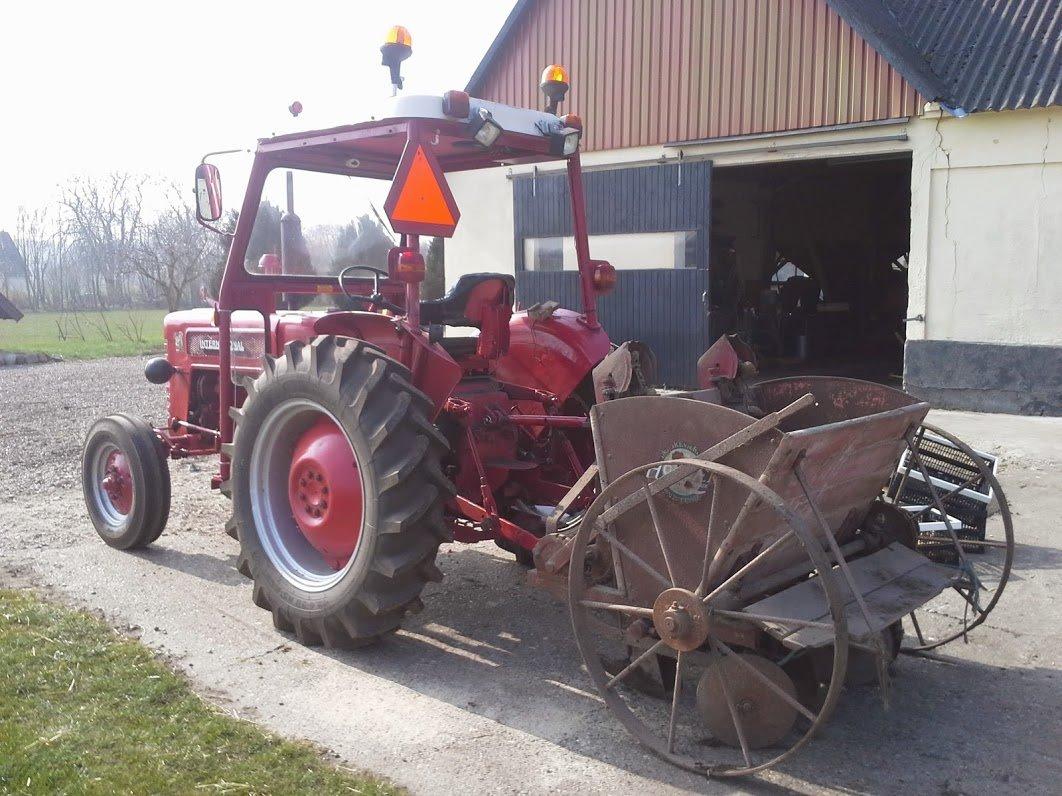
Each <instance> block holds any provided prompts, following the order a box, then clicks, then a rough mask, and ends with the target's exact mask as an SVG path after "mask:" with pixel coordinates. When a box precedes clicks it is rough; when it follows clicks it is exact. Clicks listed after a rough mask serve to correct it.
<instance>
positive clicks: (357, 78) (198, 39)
mask: <svg viewBox="0 0 1062 796" xmlns="http://www.w3.org/2000/svg"><path fill="white" fill-rule="evenodd" d="M512 6H513V1H512V0H494V1H493V2H492V1H491V0H449V2H439V1H438V0H385V1H384V2H364V1H362V0H350V1H349V2H346V3H341V2H322V1H320V0H300V1H299V2H291V0H288V2H286V3H280V2H267V1H264V0H260V1H259V2H246V1H245V0H222V1H219V0H213V2H202V1H201V0H180V2H169V3H151V2H143V1H142V0H141V2H136V3H133V2H118V1H117V0H98V1H97V2H84V0H81V2H70V3H68V2H49V0H36V2H32V3H23V2H17V3H5V4H4V9H3V11H2V12H0V24H2V28H3V30H4V37H3V39H4V40H3V44H2V45H0V229H8V230H12V229H13V227H14V224H15V217H16V213H17V211H18V208H19V206H20V205H22V206H26V207H28V208H29V207H37V206H40V205H43V204H45V203H48V202H50V201H52V200H54V199H55V197H56V196H57V194H58V186H59V185H61V184H62V183H64V182H66V181H67V180H68V179H70V178H71V177H74V176H77V175H101V174H106V173H108V172H111V171H115V170H121V171H129V172H135V173H148V174H152V175H155V176H158V177H160V178H162V179H164V180H173V181H176V182H177V184H178V186H179V187H181V188H184V187H186V186H187V188H188V190H189V192H190V191H191V186H192V176H193V172H194V170H195V166H196V164H197V163H199V161H200V159H201V158H202V156H203V155H204V154H205V153H207V152H209V151H213V150H219V149H230V148H253V146H254V143H255V141H256V139H258V138H261V137H265V136H268V135H272V134H275V133H284V132H292V131H295V130H300V129H313V128H320V127H329V126H332V125H336V124H344V123H351V122H356V121H363V120H364V119H366V118H368V116H369V115H370V114H371V113H372V111H373V109H374V108H375V107H376V106H377V105H378V104H379V103H380V102H382V101H384V100H385V99H386V98H387V97H389V96H390V82H389V79H388V76H387V70H386V68H385V67H383V66H381V65H380V51H379V46H380V43H381V42H382V41H383V37H384V35H385V34H386V32H387V30H388V28H390V26H391V25H395V24H400V25H404V26H406V27H407V28H408V29H409V31H410V33H411V34H412V36H413V55H412V56H411V57H410V59H409V60H407V61H406V62H405V64H403V70H402V71H403V75H404V76H405V79H406V84H405V88H406V92H407V93H414V94H441V93H442V92H443V91H446V90H448V89H463V88H464V87H465V84H466V83H467V82H468V79H469V77H471V75H472V72H473V71H474V70H475V68H476V65H477V64H478V63H479V61H480V59H481V58H482V57H483V55H484V53H486V51H487V48H488V47H489V46H490V43H491V42H492V41H493V40H494V36H495V35H496V34H497V32H498V30H499V29H500V27H501V25H502V23H503V22H504V21H505V18H506V16H508V13H509V11H510V10H511V8H512ZM296 99H297V100H299V101H300V102H301V103H302V104H303V107H304V109H305V110H304V112H303V113H302V114H301V115H300V116H299V118H298V119H293V118H292V117H291V115H290V114H289V113H288V111H287V108H288V106H289V105H290V104H291V102H292V101H293V100H296ZM248 158H249V156H246V155H245V156H229V157H228V158H224V157H223V158H217V159H215V160H214V162H216V163H217V164H218V166H219V167H220V168H221V173H222V183H223V186H224V195H225V204H226V207H238V205H239V200H240V198H241V196H242V194H243V190H244V187H245V181H246V164H247V159H248ZM241 161H242V162H241Z"/></svg>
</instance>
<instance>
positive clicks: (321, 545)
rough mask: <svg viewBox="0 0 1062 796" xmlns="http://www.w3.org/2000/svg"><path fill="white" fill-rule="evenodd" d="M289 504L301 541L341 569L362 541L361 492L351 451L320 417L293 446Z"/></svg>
mask: <svg viewBox="0 0 1062 796" xmlns="http://www.w3.org/2000/svg"><path fill="white" fill-rule="evenodd" d="M288 501H289V503H290V504H291V511H292V514H293V515H294V517H295V522H296V524H297V525H298V527H299V530H300V531H301V532H302V534H303V536H305V537H306V540H307V541H308V542H309V543H310V544H311V545H312V546H313V547H314V549H315V550H317V551H318V552H319V553H320V554H321V555H322V556H323V557H324V559H325V561H327V562H328V565H329V566H331V567H332V568H333V569H335V570H337V571H338V570H340V569H342V568H343V567H344V566H345V565H346V564H347V562H348V561H349V560H350V557H351V555H352V554H353V553H354V549H355V547H357V544H358V538H359V536H360V535H361V521H362V508H363V506H362V488H361V475H360V474H359V472H358V463H357V461H356V460H355V458H354V451H353V450H351V447H350V442H349V441H348V440H347V437H346V435H345V434H344V433H343V430H342V429H341V428H340V427H339V426H338V425H337V424H336V422H335V421H334V420H332V418H330V417H327V416H323V415H322V416H321V417H320V418H318V419H317V420H316V421H314V423H313V425H311V426H310V427H309V428H308V429H306V431H304V432H303V433H302V435H301V436H300V437H299V439H298V442H297V443H296V444H295V450H294V452H293V454H292V458H291V469H290V471H289V474H288Z"/></svg>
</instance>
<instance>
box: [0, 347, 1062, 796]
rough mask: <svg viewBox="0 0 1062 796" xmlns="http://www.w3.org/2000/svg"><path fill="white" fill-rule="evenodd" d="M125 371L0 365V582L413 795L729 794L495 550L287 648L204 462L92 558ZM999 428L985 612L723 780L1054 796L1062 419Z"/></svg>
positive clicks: (144, 390)
mask: <svg viewBox="0 0 1062 796" xmlns="http://www.w3.org/2000/svg"><path fill="white" fill-rule="evenodd" d="M142 367H143V361H142V360H140V359H113V360H102V361H97V362H85V363H81V362H65V363H57V364H50V365H41V366H31V367H19V368H7V369H0V580H6V581H7V582H9V583H11V582H13V583H33V584H36V585H38V586H40V587H42V588H46V589H48V590H51V591H53V592H56V593H59V594H61V595H63V596H64V597H65V598H66V599H68V600H69V601H71V602H73V603H75V604H79V605H84V606H88V607H91V608H95V609H100V610H102V611H103V612H104V613H106V614H107V615H108V616H109V617H111V618H112V619H113V621H114V622H115V623H116V624H118V625H120V626H122V627H130V628H133V629H134V630H135V632H137V633H139V634H140V636H141V637H142V638H143V640H144V641H145V642H146V643H147V644H149V645H151V646H152V647H154V648H156V649H158V650H160V651H161V652H163V653H165V654H167V655H168V656H170V657H171V659H172V660H174V662H175V664H176V665H177V666H178V667H179V668H181V669H183V670H184V671H185V672H187V673H188V675H189V677H190V678H191V681H192V683H193V685H194V686H195V687H196V688H197V689H198V690H199V691H200V692H201V693H203V694H204V695H206V696H207V697H208V698H210V699H212V700H214V701H215V702H217V703H219V704H221V705H223V706H224V707H225V708H226V709H227V710H230V711H232V712H234V713H236V714H237V715H240V716H243V717H246V718H248V719H251V720H253V721H256V722H259V723H261V724H263V725H265V726H267V727H269V728H272V729H274V730H276V731H278V732H281V733H284V734H287V735H292V736H298V737H305V738H309V739H311V740H313V741H315V742H317V743H319V744H321V745H322V746H323V747H325V748H328V749H330V750H332V751H333V753H334V755H335V756H336V758H337V759H338V760H339V761H341V762H344V763H345V764H346V765H350V766H353V767H356V768H364V769H370V770H372V771H374V772H375V773H377V774H380V775H382V776H386V777H390V778H392V779H393V780H395V781H397V782H398V783H400V784H403V785H406V786H408V787H410V788H411V789H412V790H413V791H415V792H418V793H446V794H452V793H454V792H468V791H472V792H477V793H547V792H555V791H568V792H578V793H606V792H608V793H616V792H624V793H636V792H638V793H640V792H646V791H651V792H654V793H658V792H668V791H672V790H674V791H685V790H693V791H702V792H705V791H707V792H724V791H725V792H733V790H734V786H733V785H731V784H725V783H714V782H711V783H709V782H706V781H704V780H700V779H696V778H693V777H691V776H688V775H686V774H684V773H683V772H680V771H676V770H675V769H673V768H671V767H669V766H667V765H664V764H662V763H660V762H659V761H657V760H656V759H655V758H653V757H652V756H650V755H648V754H647V753H644V752H643V751H642V750H641V749H640V748H639V747H638V746H637V745H636V743H635V742H634V741H633V740H632V739H631V738H630V737H629V736H628V735H627V734H626V733H625V732H624V731H623V730H622V729H621V728H620V727H619V725H618V724H616V723H615V722H614V720H613V719H612V718H611V716H610V715H609V714H608V713H607V712H606V710H605V708H604V706H603V705H602V703H601V702H600V700H599V699H598V698H597V697H596V695H594V694H592V693H590V690H589V682H588V679H587V677H586V676H585V674H584V673H583V672H582V671H581V669H580V666H579V663H578V655H577V652H576V650H575V647H574V644H573V642H572V639H571V631H570V627H569V624H568V618H567V614H566V610H565V609H564V607H563V606H562V605H560V604H559V603H557V602H555V601H554V600H553V599H552V598H550V597H549V596H548V595H546V594H544V593H540V592H538V591H536V590H534V589H532V588H530V587H528V586H526V585H525V583H524V574H523V570H522V569H521V568H519V567H518V566H517V565H516V564H515V563H514V562H513V561H512V560H511V557H509V556H508V555H506V554H505V553H503V552H501V551H500V550H497V549H496V548H495V547H494V546H493V545H492V544H480V545H472V546H456V545H451V546H447V547H444V548H443V551H442V554H441V556H440V562H439V564H440V567H441V568H442V570H443V572H444V573H445V576H446V577H445V579H444V581H443V583H442V584H439V585H433V586H431V587H429V590H428V591H427V592H426V594H425V603H426V606H427V607H426V609H425V610H424V612H423V613H421V614H419V615H418V616H416V617H413V618H412V620H411V621H410V622H409V624H408V628H407V630H405V631H403V632H401V633H399V634H398V635H397V636H395V637H393V638H391V639H389V640H387V641H385V642H384V643H382V644H380V645H378V646H376V647H373V648H370V649H368V650H363V651H359V652H356V653H347V652H327V651H321V650H313V649H306V648H303V647H300V646H299V645H297V644H296V643H295V642H294V641H293V640H292V639H291V638H288V637H286V636H284V635H282V634H279V633H277V632H276V631H274V630H273V628H272V625H271V622H270V619H269V615H268V614H267V613H265V612H263V611H260V610H258V609H257V608H255V607H254V606H253V605H252V604H251V601H250V591H251V589H250V584H249V582H248V581H247V580H245V579H244V578H242V577H241V576H240V575H238V574H237V573H236V572H235V570H234V569H233V566H234V562H235V553H236V543H235V542H233V541H232V540H230V539H229V538H228V537H226V536H225V535H224V534H223V530H222V528H223V522H224V519H225V517H226V512H227V501H225V500H224V499H223V498H221V497H219V496H218V495H217V494H216V493H212V492H211V491H210V490H209V488H208V482H209V476H210V473H211V472H212V470H213V468H214V466H215V464H214V462H213V461H201V462H198V463H197V462H189V461H184V462H178V463H173V464H171V471H172V473H173V481H174V488H173V512H172V514H171V517H170V522H169V525H168V527H167V530H166V532H165V533H164V534H163V536H162V537H161V538H160V539H159V541H158V542H157V544H156V545H155V546H153V547H152V548H151V549H150V550H148V551H144V552H140V553H135V554H131V553H120V552H117V551H114V550H111V549H110V548H107V547H106V546H105V545H103V544H102V543H101V542H100V541H99V540H98V539H97V538H96V536H95V534H94V532H93V530H92V527H91V525H90V524H89V522H88V520H87V519H86V518H85V515H84V509H83V506H82V502H81V494H80V486H79V461H78V457H79V455H80V443H81V440H82V439H83V438H84V435H85V432H86V431H87V429H88V427H89V425H90V424H91V422H92V421H93V420H94V419H95V418H96V417H98V416H100V415H102V414H106V413H109V412H114V411H126V412H130V413H135V414H142V415H144V416H146V417H148V418H149V419H151V420H154V421H157V420H158V419H159V418H160V417H161V416H162V415H163V413H164V411H165V396H164V390H163V389H161V388H158V387H154V386H153V385H150V384H148V383H147V382H146V381H145V380H144V378H143V376H142ZM937 422H939V423H941V424H943V425H945V427H947V425H948V424H947V418H946V416H945V417H938V418H937ZM963 422H965V423H966V426H967V427H968V428H969V429H970V431H969V432H968V431H967V429H965V428H964V429H959V428H956V430H958V431H960V433H963V434H967V433H969V434H973V436H968V438H969V439H970V441H971V442H974V443H976V444H981V445H985V444H987V440H984V439H978V438H977V436H976V435H977V434H978V433H983V432H985V431H986V430H988V433H991V428H992V426H991V423H989V422H986V421H985V420H984V419H982V418H979V417H977V416H975V417H974V418H973V419H972V420H971V419H970V418H969V417H967V418H965V420H964V421H963ZM1029 422H1034V421H1029ZM1012 425H1013V427H1014V429H1018V430H1017V431H1015V430H1013V429H1011V427H1010V426H1008V433H1009V434H1018V433H1025V434H1028V435H1029V444H1030V445H1031V446H1033V447H1035V449H1036V450H1037V451H1041V453H1042V455H1041V456H1039V457H1036V458H1034V459H1026V460H1024V461H1018V460H1017V459H1014V460H1008V463H1007V468H1006V469H1005V471H1004V474H1003V481H1004V484H1005V485H1006V486H1007V489H1008V493H1009V494H1010V496H1011V500H1012V502H1013V503H1014V504H1015V509H1016V514H1017V517H1016V523H1017V530H1018V534H1019V540H1020V541H1024V542H1026V545H1025V546H1024V547H1022V548H1020V549H1019V552H1018V554H1017V557H1016V562H1015V575H1014V580H1013V581H1012V584H1011V585H1010V586H1009V587H1008V590H1007V594H1006V595H1005V596H1004V598H1003V600H1002V602H1001V605H1000V607H999V608H997V610H996V612H995V613H994V614H993V615H992V619H991V620H990V621H989V626H988V627H984V628H981V629H978V630H977V631H976V632H975V633H974V634H972V635H971V638H970V643H969V644H967V645H963V644H961V643H956V644H954V645H952V646H950V647H948V648H945V650H944V655H943V656H942V660H940V661H931V660H926V659H921V658H910V657H903V658H901V659H900V660H899V662H898V664H897V666H896V677H895V680H894V685H893V688H892V694H891V705H890V708H889V710H887V711H885V710H883V709H882V707H881V704H880V700H879V699H878V698H877V695H876V692H875V691H873V690H871V689H853V690H850V691H849V692H848V693H846V694H845V695H844V697H843V698H842V700H841V705H840V708H839V709H838V711H837V713H836V714H835V716H834V717H833V719H832V721H831V722H830V724H829V726H828V727H827V729H826V731H825V732H824V733H823V734H822V735H821V736H820V737H819V738H818V739H816V740H815V741H813V742H812V744H811V745H810V746H809V747H808V748H807V749H805V750H804V751H802V752H801V753H799V754H798V755H797V756H796V757H795V758H794V759H793V760H792V761H791V762H789V763H787V764H785V767H784V770H783V771H781V772H772V773H769V774H767V775H766V776H765V777H763V778H762V779H761V780H758V781H753V782H750V783H746V784H745V785H743V786H741V787H744V788H748V789H750V790H752V791H755V792H762V791H764V790H765V789H768V790H770V789H773V788H777V787H779V786H780V787H781V788H782V789H792V790H794V791H798V792H824V791H829V792H832V791H836V792H852V791H856V792H872V793H894V792H895V793H900V792H910V791H916V792H939V793H949V794H954V793H989V792H992V793H1000V792H1014V793H1017V792H1022V793H1037V792H1050V791H1055V792H1057V787H1058V783H1059V782H1060V781H1062V762H1060V751H1062V673H1060V669H1062V629H1060V624H1062V623H1060V622H1059V619H1060V618H1062V607H1059V604H1058V603H1057V601H1056V595H1057V594H1058V593H1059V592H1060V591H1062V551H1060V549H1059V547H1060V541H1059V537H1058V534H1057V531H1056V528H1057V518H1058V517H1059V516H1060V515H1062V490H1059V486H1060V483H1059V478H1058V475H1057V473H1058V471H1059V470H1058V468H1059V466H1060V465H1062V423H1053V422H1052V421H1045V422H1044V423H1043V424H1041V425H1027V424H1026V425H1023V424H1022V422H1016V423H1013V424H1012ZM1045 434H1046V435H1048V436H1047V440H1048V442H1047V443H1045V441H1044V440H1045ZM1050 435H1056V438H1055V439H1056V442H1051V441H1050V440H1051V439H1052V438H1051V436H1050ZM1052 452H1054V453H1052ZM764 780H766V782H765V781H764ZM768 783H769V784H768Z"/></svg>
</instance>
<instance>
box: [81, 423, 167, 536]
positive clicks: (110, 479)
mask: <svg viewBox="0 0 1062 796" xmlns="http://www.w3.org/2000/svg"><path fill="white" fill-rule="evenodd" d="M81 489H82V491H83V492H84V495H85V506H86V507H87V508H88V515H89V519H90V520H92V524H93V526H94V527H95V528H96V533H98V534H99V535H100V538H101V539H103V541H105V542H106V543H107V544H108V545H110V546H111V547H114V548H117V549H119V550H131V549H134V548H137V547H147V546H148V545H149V544H151V543H152V542H154V541H155V540H156V539H158V538H159V536H160V535H161V534H162V531H163V529H164V528H165V527H166V520H167V519H168V518H169V516H170V470H169V467H168V466H167V465H166V456H165V453H164V451H163V449H162V444H161V442H160V441H159V438H158V437H157V436H156V435H155V432H154V431H153V430H152V429H151V426H149V425H148V424H147V423H145V422H144V421H143V420H141V419H140V418H138V417H129V416H128V415H111V416H110V417H104V418H101V419H99V420H97V421H96V422H95V423H94V424H93V426H92V428H91V429H89V433H88V437H87V438H86V439H85V450H84V452H83V454H82V457H81Z"/></svg>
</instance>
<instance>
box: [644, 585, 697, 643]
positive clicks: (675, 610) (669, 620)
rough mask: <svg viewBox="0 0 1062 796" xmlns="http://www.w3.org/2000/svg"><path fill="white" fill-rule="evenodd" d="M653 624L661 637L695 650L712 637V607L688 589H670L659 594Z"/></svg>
mask: <svg viewBox="0 0 1062 796" xmlns="http://www.w3.org/2000/svg"><path fill="white" fill-rule="evenodd" d="M653 624H654V625H655V626H656V632H657V633H659V634H660V639H661V640H662V641H663V642H664V643H665V644H667V645H668V646H669V647H671V648H672V649H674V650H678V651H680V652H689V651H690V650H695V649H697V648H698V647H699V646H701V645H702V644H703V643H704V642H705V641H706V640H707V639H708V611H707V609H706V608H705V607H704V604H703V603H702V602H701V600H700V598H698V597H697V595H695V594H694V593H693V592H691V591H687V590H686V589H668V590H667V591H665V592H663V593H662V594H661V595H660V596H659V597H657V598H656V602H655V603H654V604H653Z"/></svg>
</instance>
